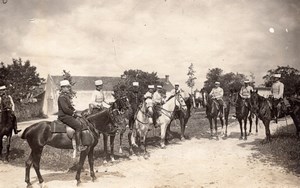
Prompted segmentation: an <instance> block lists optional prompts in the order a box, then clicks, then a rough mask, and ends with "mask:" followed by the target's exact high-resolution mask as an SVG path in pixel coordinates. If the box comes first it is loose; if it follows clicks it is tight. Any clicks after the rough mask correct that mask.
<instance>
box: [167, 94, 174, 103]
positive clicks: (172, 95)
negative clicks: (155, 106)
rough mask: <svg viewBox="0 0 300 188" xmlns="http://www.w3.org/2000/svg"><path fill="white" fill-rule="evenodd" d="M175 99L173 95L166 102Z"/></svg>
mask: <svg viewBox="0 0 300 188" xmlns="http://www.w3.org/2000/svg"><path fill="white" fill-rule="evenodd" d="M174 97H175V95H172V96H171V97H169V98H168V99H167V100H166V102H168V101H169V100H171V99H172V98H174Z"/></svg>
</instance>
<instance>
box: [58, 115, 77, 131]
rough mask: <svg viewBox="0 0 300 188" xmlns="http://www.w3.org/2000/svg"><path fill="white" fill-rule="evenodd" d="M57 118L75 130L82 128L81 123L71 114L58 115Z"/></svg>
mask: <svg viewBox="0 0 300 188" xmlns="http://www.w3.org/2000/svg"><path fill="white" fill-rule="evenodd" d="M58 119H59V120H60V121H61V122H63V123H65V124H67V125H68V126H70V127H71V128H73V129H74V130H75V131H76V132H77V131H81V129H82V125H81V124H80V122H79V121H78V120H76V119H75V118H74V117H72V116H68V115H65V116H60V117H58Z"/></svg>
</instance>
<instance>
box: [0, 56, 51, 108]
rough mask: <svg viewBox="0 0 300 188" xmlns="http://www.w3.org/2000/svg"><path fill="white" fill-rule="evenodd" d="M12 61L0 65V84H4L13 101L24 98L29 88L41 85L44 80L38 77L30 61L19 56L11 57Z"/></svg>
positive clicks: (29, 90)
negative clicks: (17, 57)
mask: <svg viewBox="0 0 300 188" xmlns="http://www.w3.org/2000/svg"><path fill="white" fill-rule="evenodd" d="M12 61H13V63H12V64H9V65H5V64H4V63H3V62H1V65H0V84H1V85H6V87H7V88H8V90H9V93H10V95H11V96H12V97H13V99H14V101H15V102H20V101H21V99H24V98H25V97H26V96H27V94H29V93H30V92H31V90H32V89H33V88H34V87H36V86H39V85H41V84H42V83H43V82H44V81H45V80H44V79H43V78H40V75H39V74H38V73H37V72H36V67H35V66H31V65H30V61H29V60H27V61H25V62H23V61H22V59H21V58H19V59H13V60H12Z"/></svg>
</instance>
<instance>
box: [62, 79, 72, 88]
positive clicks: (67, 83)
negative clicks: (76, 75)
mask: <svg viewBox="0 0 300 188" xmlns="http://www.w3.org/2000/svg"><path fill="white" fill-rule="evenodd" d="M63 86H71V84H70V82H69V80H62V81H60V87H63Z"/></svg>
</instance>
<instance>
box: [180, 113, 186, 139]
mask: <svg viewBox="0 0 300 188" xmlns="http://www.w3.org/2000/svg"><path fill="white" fill-rule="evenodd" d="M185 125H186V121H185V119H184V118H180V127H181V136H180V140H185V137H184V131H185Z"/></svg>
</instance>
